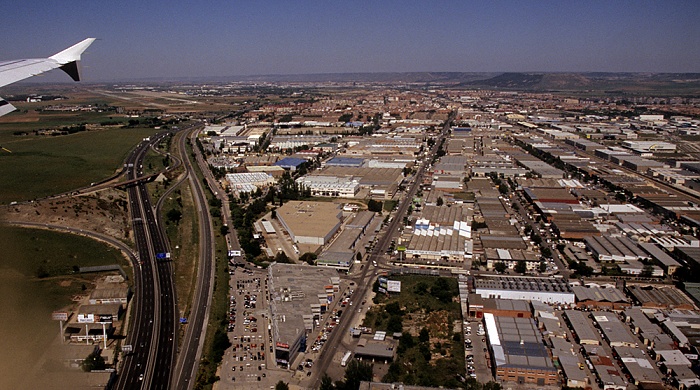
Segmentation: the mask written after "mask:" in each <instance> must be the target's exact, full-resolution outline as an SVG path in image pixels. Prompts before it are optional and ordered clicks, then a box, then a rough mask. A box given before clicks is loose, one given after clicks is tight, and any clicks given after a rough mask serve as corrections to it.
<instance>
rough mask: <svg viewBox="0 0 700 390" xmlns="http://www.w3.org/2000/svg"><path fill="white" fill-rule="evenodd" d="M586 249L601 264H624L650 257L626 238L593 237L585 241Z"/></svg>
mask: <svg viewBox="0 0 700 390" xmlns="http://www.w3.org/2000/svg"><path fill="white" fill-rule="evenodd" d="M583 241H584V242H585V243H586V248H588V250H590V251H591V252H592V253H593V256H594V257H595V258H596V259H597V260H598V261H601V262H608V263H609V262H616V263H622V262H626V261H635V260H644V259H647V258H648V257H649V255H647V254H646V253H645V252H644V251H643V250H642V249H641V248H639V247H638V246H637V244H636V243H635V242H634V241H632V240H630V239H629V238H627V237H625V236H620V237H612V236H591V237H586V238H584V239H583Z"/></svg>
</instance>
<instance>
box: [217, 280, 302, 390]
mask: <svg viewBox="0 0 700 390" xmlns="http://www.w3.org/2000/svg"><path fill="white" fill-rule="evenodd" d="M229 286H230V292H229V312H228V320H229V322H228V325H227V331H228V332H227V334H228V336H229V340H230V341H231V343H232V344H233V346H232V347H231V348H229V349H228V350H226V353H225V354H224V358H223V362H222V365H221V369H220V372H219V376H220V377H221V381H220V382H219V385H220V386H221V387H220V388H269V387H270V386H271V385H274V384H275V383H277V382H278V381H279V380H280V379H283V380H286V381H288V380H289V376H290V375H289V373H287V372H286V371H284V370H277V369H275V366H274V361H275V359H274V349H273V347H272V335H271V332H270V330H269V319H268V314H267V312H268V307H267V301H268V291H267V273H266V272H265V271H263V270H246V269H244V268H235V269H234V271H233V273H232V275H231V281H230V284H229ZM271 376H272V377H273V378H271Z"/></svg>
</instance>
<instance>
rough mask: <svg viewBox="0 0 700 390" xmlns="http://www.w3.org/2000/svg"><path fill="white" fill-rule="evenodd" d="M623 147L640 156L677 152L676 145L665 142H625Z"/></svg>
mask: <svg viewBox="0 0 700 390" xmlns="http://www.w3.org/2000/svg"><path fill="white" fill-rule="evenodd" d="M622 147H623V148H627V149H630V150H632V151H634V152H635V153H638V154H647V153H648V154H651V153H655V152H660V153H673V152H675V151H676V145H675V144H672V143H670V142H663V141H623V142H622Z"/></svg>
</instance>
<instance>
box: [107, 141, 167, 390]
mask: <svg viewBox="0 0 700 390" xmlns="http://www.w3.org/2000/svg"><path fill="white" fill-rule="evenodd" d="M165 136H166V133H160V134H157V135H155V136H153V137H151V138H150V139H149V140H144V141H143V142H141V143H140V144H139V145H138V146H137V147H136V149H135V150H134V151H133V152H132V153H131V154H130V155H129V157H128V158H127V160H126V163H125V166H126V169H127V180H134V179H136V178H137V177H140V176H142V171H141V167H142V165H141V164H142V162H143V158H144V157H145V156H146V153H147V152H148V150H149V149H150V147H151V145H154V144H156V143H158V142H160V140H161V139H162V138H163V137H165ZM127 193H128V197H129V208H130V213H131V218H132V227H133V233H134V240H135V243H136V248H137V252H138V259H139V262H138V264H135V265H134V278H135V281H134V284H135V294H134V302H133V304H132V305H133V306H132V309H131V315H132V317H131V318H132V326H131V329H130V330H129V332H128V335H127V341H126V343H125V344H126V345H131V346H132V348H133V352H132V353H126V354H124V355H123V359H124V362H123V364H122V367H121V369H120V370H119V374H118V379H117V386H116V387H117V388H119V389H167V388H169V386H170V374H171V370H172V366H173V361H174V359H175V348H174V345H175V342H176V340H175V331H174V329H175V324H176V320H177V314H176V313H177V311H176V307H175V302H176V301H175V294H174V289H173V282H172V264H171V263H170V262H169V261H163V260H158V259H156V254H158V253H166V252H167V250H168V244H167V241H166V240H165V237H164V234H163V232H162V229H161V228H160V225H159V224H158V220H157V217H156V213H155V210H154V209H153V207H152V206H151V200H150V197H149V195H148V191H147V190H146V187H145V185H144V184H143V183H138V184H135V185H133V186H129V187H128V188H127Z"/></svg>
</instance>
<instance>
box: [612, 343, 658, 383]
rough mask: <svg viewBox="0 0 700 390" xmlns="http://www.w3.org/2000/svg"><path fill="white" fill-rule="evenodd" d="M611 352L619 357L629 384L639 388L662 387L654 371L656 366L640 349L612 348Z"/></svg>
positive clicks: (656, 372)
mask: <svg viewBox="0 0 700 390" xmlns="http://www.w3.org/2000/svg"><path fill="white" fill-rule="evenodd" d="M613 351H614V352H615V353H616V354H617V355H618V356H619V357H620V362H621V364H622V365H623V366H624V368H625V369H626V370H627V372H628V373H629V375H630V377H631V380H630V382H632V383H634V384H635V385H637V386H638V387H639V388H646V387H651V386H663V381H662V380H661V375H659V372H658V371H657V370H656V369H655V367H656V364H654V362H652V361H651V360H650V359H649V356H648V355H647V354H646V353H645V352H644V351H643V350H642V349H639V348H636V347H622V346H616V347H613Z"/></svg>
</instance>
